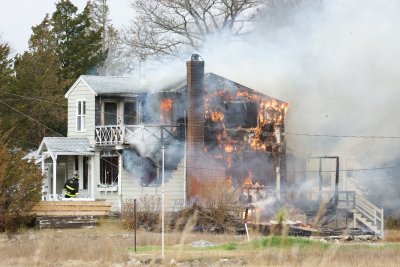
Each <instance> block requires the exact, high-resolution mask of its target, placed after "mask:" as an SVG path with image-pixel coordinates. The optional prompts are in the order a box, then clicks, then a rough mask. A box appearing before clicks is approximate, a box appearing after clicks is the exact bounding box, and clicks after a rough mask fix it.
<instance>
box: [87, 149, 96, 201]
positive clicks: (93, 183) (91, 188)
mask: <svg viewBox="0 0 400 267" xmlns="http://www.w3.org/2000/svg"><path fill="white" fill-rule="evenodd" d="M95 159H96V156H95V155H93V156H91V157H90V181H89V182H88V184H90V197H91V198H95V195H94V191H95V190H96V185H95V180H94V168H95Z"/></svg>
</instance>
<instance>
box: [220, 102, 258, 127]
mask: <svg viewBox="0 0 400 267" xmlns="http://www.w3.org/2000/svg"><path fill="white" fill-rule="evenodd" d="M257 115H258V104H257V103H252V102H241V101H237V102H228V103H226V110H225V118H224V120H225V126H226V127H227V128H235V127H238V126H242V127H243V128H253V127H257Z"/></svg>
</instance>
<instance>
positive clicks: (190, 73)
mask: <svg viewBox="0 0 400 267" xmlns="http://www.w3.org/2000/svg"><path fill="white" fill-rule="evenodd" d="M199 58H200V56H199V55H197V54H193V55H192V57H191V59H190V60H189V61H187V62H186V75H187V131H186V134H187V135H186V138H187V169H186V174H187V198H188V199H190V198H192V197H194V196H196V195H198V194H199V188H198V185H199V182H200V180H201V178H202V176H203V175H202V173H203V172H202V171H201V170H202V166H203V164H202V158H203V153H202V151H203V150H204V61H203V60H200V59H199Z"/></svg>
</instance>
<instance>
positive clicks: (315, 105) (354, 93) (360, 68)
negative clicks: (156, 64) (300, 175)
mask: <svg viewBox="0 0 400 267" xmlns="http://www.w3.org/2000/svg"><path fill="white" fill-rule="evenodd" d="M399 14H400V3H399V2H397V1H379V2H378V1H358V0H357V1H325V2H322V3H320V4H319V5H308V6H307V5H305V6H298V7H293V8H288V7H281V8H280V9H279V8H275V9H267V10H266V11H265V13H264V16H263V19H262V20H261V21H260V22H259V23H258V24H257V25H256V28H255V31H254V32H253V33H252V34H251V35H249V36H247V37H246V40H245V41H237V40H236V39H232V38H229V37H226V38H222V39H220V38H213V39H210V43H209V45H208V46H207V47H206V49H205V50H204V51H203V52H202V55H203V57H204V58H205V59H206V68H207V71H213V72H216V73H218V74H221V75H223V76H226V77H227V78H230V79H232V80H234V81H237V82H240V83H242V84H245V85H247V86H249V87H250V88H254V89H256V90H259V91H262V92H263V93H265V94H267V95H270V96H273V97H276V98H278V99H281V100H284V101H287V102H289V103H290V107H289V112H288V117H287V124H286V132H287V133H288V135H287V144H288V147H289V148H290V149H292V150H294V151H295V152H296V154H298V155H304V156H305V155H315V156H321V155H337V156H340V157H341V159H342V161H341V162H342V163H346V161H347V160H349V159H352V160H353V162H355V163H354V164H353V165H347V166H346V164H343V165H342V168H341V169H344V168H356V169H357V168H374V167H380V166H383V167H384V166H388V165H389V163H390V164H395V163H394V160H395V159H396V158H398V157H399V147H400V139H384V138H377V139H369V138H337V137H310V136H298V135H293V134H302V133H305V134H322V135H335V136H337V135H339V136H341V135H345V136H389V137H390V136H400V127H399V116H400V106H399V105H398V101H399V99H400V91H399V90H398V85H399V84H400V76H399V75H398V73H399V71H400V65H399V63H398V57H399V56H398V55H400V42H399V41H400V38H399V37H398V35H397V34H396V32H397V25H399V23H400V15H399ZM397 166H398V164H397ZM387 174H388V173H387V172H385V171H363V172H359V173H358V174H357V176H356V177H357V178H358V179H359V180H360V181H359V182H360V183H364V184H366V183H372V184H373V186H374V187H373V188H374V189H375V188H376V189H382V191H381V192H384V191H385V188H387V183H388V182H389V181H390V180H391V179H393V178H394V177H388V176H387ZM392 191H393V190H392ZM380 202H381V203H382V202H384V201H380ZM391 203H393V201H391ZM388 204H389V203H385V206H390V205H388Z"/></svg>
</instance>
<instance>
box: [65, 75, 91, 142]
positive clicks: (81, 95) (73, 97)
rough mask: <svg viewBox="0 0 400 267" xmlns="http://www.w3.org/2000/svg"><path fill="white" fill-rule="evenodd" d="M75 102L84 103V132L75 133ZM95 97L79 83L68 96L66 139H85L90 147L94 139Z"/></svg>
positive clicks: (84, 85) (85, 86)
mask: <svg viewBox="0 0 400 267" xmlns="http://www.w3.org/2000/svg"><path fill="white" fill-rule="evenodd" d="M77 100H85V101H86V131H83V132H77V131H76V112H77V109H76V105H77V102H76V101H77ZM94 132H95V95H94V94H93V91H92V90H91V89H90V88H88V87H87V85H86V84H85V83H84V82H83V81H80V82H79V83H78V84H77V85H76V87H75V88H74V90H72V92H71V93H70V94H69V96H68V137H86V138H87V139H88V140H89V142H90V144H91V145H94V143H95V138H94Z"/></svg>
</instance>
